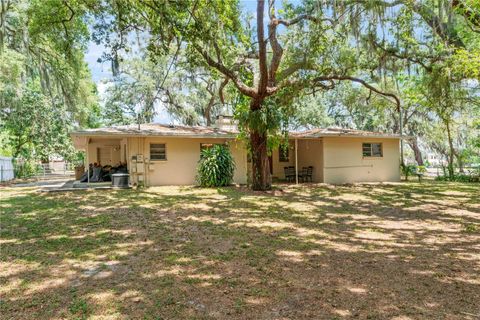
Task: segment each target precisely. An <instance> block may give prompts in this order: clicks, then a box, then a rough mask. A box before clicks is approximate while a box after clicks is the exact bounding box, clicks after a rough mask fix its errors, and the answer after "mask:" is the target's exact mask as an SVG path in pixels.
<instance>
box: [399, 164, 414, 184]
mask: <svg viewBox="0 0 480 320" xmlns="http://www.w3.org/2000/svg"><path fill="white" fill-rule="evenodd" d="M416 169H417V166H416V165H414V164H407V165H402V173H403V175H404V176H405V180H407V181H408V177H409V176H411V175H414V174H415V172H416Z"/></svg>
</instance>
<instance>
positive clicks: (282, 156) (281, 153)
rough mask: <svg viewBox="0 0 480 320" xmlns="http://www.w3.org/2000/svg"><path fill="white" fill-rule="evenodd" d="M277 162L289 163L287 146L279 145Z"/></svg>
mask: <svg viewBox="0 0 480 320" xmlns="http://www.w3.org/2000/svg"><path fill="white" fill-rule="evenodd" d="M278 161H280V162H289V161H290V158H289V157H288V145H286V146H285V145H280V147H279V148H278Z"/></svg>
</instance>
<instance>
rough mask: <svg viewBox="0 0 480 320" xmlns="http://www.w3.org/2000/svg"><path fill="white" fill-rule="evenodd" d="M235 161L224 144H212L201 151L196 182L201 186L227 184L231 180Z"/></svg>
mask: <svg viewBox="0 0 480 320" xmlns="http://www.w3.org/2000/svg"><path fill="white" fill-rule="evenodd" d="M234 171H235V162H234V160H233V157H232V154H231V153H230V149H229V148H228V147H227V146H225V145H213V146H212V147H211V148H208V149H204V150H202V151H201V156H200V160H199V161H198V167H197V182H198V184H199V185H200V186H202V187H222V186H228V185H229V184H230V183H231V182H232V180H233V173H234Z"/></svg>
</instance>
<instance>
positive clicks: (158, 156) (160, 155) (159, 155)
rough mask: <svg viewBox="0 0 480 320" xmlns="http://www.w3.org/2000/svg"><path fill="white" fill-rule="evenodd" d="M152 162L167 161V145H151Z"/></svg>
mask: <svg viewBox="0 0 480 320" xmlns="http://www.w3.org/2000/svg"><path fill="white" fill-rule="evenodd" d="M150 160H167V146H166V145H165V143H151V144H150Z"/></svg>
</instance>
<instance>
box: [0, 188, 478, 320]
mask: <svg viewBox="0 0 480 320" xmlns="http://www.w3.org/2000/svg"><path fill="white" fill-rule="evenodd" d="M432 187H434V188H435V189H432V194H429V193H423V192H422V191H418V190H417V187H416V186H413V187H409V186H408V185H399V186H398V187H397V186H393V187H391V186H379V187H374V188H370V189H369V188H365V187H359V188H357V187H335V188H333V187H330V186H308V187H300V188H284V189H285V190H283V191H279V192H277V193H266V194H265V193H255V192H250V191H245V190H243V189H238V188H222V189H218V190H208V189H196V188H170V189H169V188H152V189H147V190H143V191H134V190H128V191H125V190H124V191H91V192H90V191H88V192H82V193H65V194H62V195H37V194H35V195H28V196H15V197H11V198H7V199H2V200H1V201H0V203H1V206H2V212H3V213H2V216H1V219H2V233H1V235H2V236H1V239H2V241H3V243H2V252H1V256H2V263H3V264H4V265H5V266H7V267H8V270H7V272H6V273H4V274H2V275H1V282H2V288H3V289H2V290H3V291H1V292H2V293H1V295H2V301H3V302H2V304H1V305H0V308H1V309H0V311H1V312H2V314H6V315H7V317H11V318H22V319H48V318H55V317H63V318H74V317H80V318H81V317H88V316H94V315H96V316H102V315H103V316H107V315H109V316H111V317H113V318H143V317H145V318H148V319H150V318H151V319H154V318H217V319H224V318H238V319H251V318H263V319H273V318H349V317H359V318H392V317H395V316H399V317H400V316H403V317H412V318H418V317H420V318H432V319H438V318H451V319H455V318H459V319H460V318H468V317H471V316H469V315H468V314H475V312H478V301H480V296H479V292H480V290H479V289H480V286H479V283H480V282H479V281H480V280H479V277H478V271H479V259H478V254H479V250H480V243H479V236H478V233H465V232H464V231H463V230H462V229H461V228H460V224H459V223H458V221H457V220H456V219H458V216H455V215H453V216H452V215H451V214H449V213H448V212H447V213H445V210H446V208H448V209H452V208H453V209H461V207H462V206H461V205H460V204H458V201H456V202H452V203H451V204H450V205H448V204H438V203H435V202H434V203H433V204H432V203H430V202H429V201H430V199H431V198H432V197H436V196H437V195H441V194H444V193H445V192H446V191H448V190H449V189H447V188H446V187H444V186H432ZM277 191H278V190H277ZM462 192H465V193H467V195H466V196H465V198H469V199H467V200H466V201H467V202H468V201H470V200H471V197H474V193H473V192H472V190H470V189H468V188H462ZM407 193H409V194H410V200H408V201H410V202H405V205H404V206H401V205H397V203H401V202H402V201H405V199H404V198H406V197H407V196H405V194H407ZM421 196H426V199H423V198H422V197H421ZM457 196H458V195H457ZM446 197H450V196H448V195H447V196H446ZM452 198H455V197H452ZM450 200H452V201H453V200H454V199H450ZM457 200H458V199H457ZM462 201H463V200H462ZM468 203H473V204H475V203H474V202H468ZM434 204H435V206H434ZM422 205H431V206H432V207H420V209H418V210H416V211H415V210H414V211H409V209H411V208H415V207H419V206H422ZM463 209H465V207H463ZM474 209H475V208H473V209H472V208H470V207H468V208H467V209H466V211H468V212H469V213H470V214H468V215H466V216H465V217H462V219H463V218H465V219H466V221H468V222H469V223H476V222H478V216H476V214H477V213H478V212H477V211H475V210H474ZM475 255H477V256H475ZM462 312H464V313H462Z"/></svg>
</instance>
